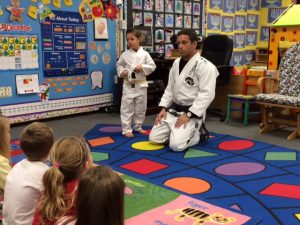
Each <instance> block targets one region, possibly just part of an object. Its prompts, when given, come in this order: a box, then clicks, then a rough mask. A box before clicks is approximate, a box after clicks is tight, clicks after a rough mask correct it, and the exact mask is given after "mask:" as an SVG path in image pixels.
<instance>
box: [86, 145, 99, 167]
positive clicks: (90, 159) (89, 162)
mask: <svg viewBox="0 0 300 225" xmlns="http://www.w3.org/2000/svg"><path fill="white" fill-rule="evenodd" d="M86 154H87V161H86V165H87V168H91V167H94V166H97V164H95V163H94V162H93V157H92V155H91V149H90V147H89V145H88V144H86Z"/></svg>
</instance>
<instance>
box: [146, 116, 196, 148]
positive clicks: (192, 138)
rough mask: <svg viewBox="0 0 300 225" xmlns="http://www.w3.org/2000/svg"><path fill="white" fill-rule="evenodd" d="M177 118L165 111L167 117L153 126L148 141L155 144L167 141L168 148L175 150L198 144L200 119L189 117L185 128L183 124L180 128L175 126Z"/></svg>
mask: <svg viewBox="0 0 300 225" xmlns="http://www.w3.org/2000/svg"><path fill="white" fill-rule="evenodd" d="M177 119H178V117H176V116H174V115H173V114H171V113H169V112H167V118H166V119H165V120H162V122H161V123H160V124H158V125H157V126H156V125H154V126H153V128H152V130H151V132H150V135H149V141H151V142H153V143H157V144H164V143H167V142H168V141H169V147H170V149H172V150H173V151H176V152H177V151H183V150H185V149H187V148H188V147H190V146H193V145H196V144H198V143H199V140H200V133H199V129H200V127H201V124H202V119H196V118H191V119H190V121H189V122H188V123H187V124H186V127H185V128H184V125H182V126H181V127H180V128H175V123H176V121H177Z"/></svg>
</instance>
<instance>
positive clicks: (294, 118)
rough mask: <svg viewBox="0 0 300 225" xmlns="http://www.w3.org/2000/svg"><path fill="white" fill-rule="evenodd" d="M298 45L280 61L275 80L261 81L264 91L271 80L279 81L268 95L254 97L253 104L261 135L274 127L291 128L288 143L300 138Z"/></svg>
mask: <svg viewBox="0 0 300 225" xmlns="http://www.w3.org/2000/svg"><path fill="white" fill-rule="evenodd" d="M299 61H300V42H299V43H297V44H295V45H293V46H292V47H290V48H289V49H288V50H287V51H286V53H285V54H284V56H283V57H282V59H281V62H280V65H279V71H278V72H279V77H278V78H269V77H265V78H263V79H262V78H260V79H259V84H260V86H261V84H262V83H264V84H265V85H264V86H265V88H266V89H269V88H267V86H268V84H267V82H268V83H269V84H270V82H271V81H272V82H273V84H276V82H278V86H277V90H278V93H274V90H276V87H275V88H274V87H272V88H271V93H268V94H264V93H262V94H257V95H255V99H256V102H257V103H258V104H260V105H261V109H262V123H261V130H260V133H261V134H264V133H267V132H269V131H271V130H274V129H276V128H283V127H287V126H294V127H296V129H295V130H294V131H293V132H292V133H291V134H290V135H289V136H288V138H287V140H292V139H295V138H296V137H300V82H299V80H300V66H299Z"/></svg>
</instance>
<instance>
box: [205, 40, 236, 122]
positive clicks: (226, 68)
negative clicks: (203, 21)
mask: <svg viewBox="0 0 300 225" xmlns="http://www.w3.org/2000/svg"><path fill="white" fill-rule="evenodd" d="M232 50H233V41H232V39H230V38H229V37H228V36H227V35H211V36H208V37H207V38H205V39H204V40H203V49H202V52H201V56H203V57H204V58H206V59H207V60H209V61H210V62H212V63H213V64H214V65H215V66H216V67H217V69H218V71H219V74H220V75H219V76H218V78H217V86H221V85H226V84H228V83H229V81H230V77H231V72H232V68H233V67H232V66H230V65H229V64H230V58H231V55H232ZM207 113H211V114H214V115H217V116H220V120H221V121H224V120H225V113H224V112H222V110H221V109H212V108H209V109H208V110H207Z"/></svg>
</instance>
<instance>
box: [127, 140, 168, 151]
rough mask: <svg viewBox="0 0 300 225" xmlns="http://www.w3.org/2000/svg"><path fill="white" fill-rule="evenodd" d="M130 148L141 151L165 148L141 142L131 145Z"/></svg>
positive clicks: (148, 142)
mask: <svg viewBox="0 0 300 225" xmlns="http://www.w3.org/2000/svg"><path fill="white" fill-rule="evenodd" d="M131 147H132V148H135V149H137V150H141V151H155V150H160V149H162V148H164V147H165V146H164V145H161V144H152V143H151V142H150V141H141V142H136V143H134V144H132V145H131Z"/></svg>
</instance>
